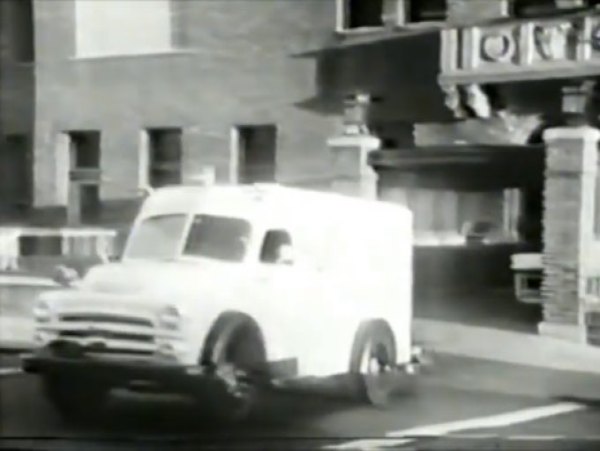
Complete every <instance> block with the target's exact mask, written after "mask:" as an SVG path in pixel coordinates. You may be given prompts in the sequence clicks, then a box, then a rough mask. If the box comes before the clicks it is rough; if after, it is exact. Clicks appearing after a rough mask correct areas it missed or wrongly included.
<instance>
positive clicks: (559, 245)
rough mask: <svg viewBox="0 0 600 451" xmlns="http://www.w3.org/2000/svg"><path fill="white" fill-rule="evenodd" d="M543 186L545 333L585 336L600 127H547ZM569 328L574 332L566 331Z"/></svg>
mask: <svg viewBox="0 0 600 451" xmlns="http://www.w3.org/2000/svg"><path fill="white" fill-rule="evenodd" d="M544 140H545V142H546V146H547V153H546V183H545V188H544V206H545V209H544V215H543V224H544V237H543V238H544V251H543V252H544V259H543V261H544V281H543V284H542V292H543V295H544V310H543V313H544V321H543V323H542V324H540V328H539V330H540V332H541V333H544V334H549V335H556V336H560V337H561V338H566V337H571V338H572V339H576V340H580V339H581V336H582V334H583V336H584V335H585V324H584V312H585V301H584V299H585V293H584V292H583V289H582V288H583V285H584V284H582V280H583V279H582V277H583V275H584V274H586V273H587V271H588V268H587V267H586V259H585V258H584V255H585V249H586V247H588V246H590V245H591V244H592V243H593V240H594V238H593V234H592V222H591V217H590V213H589V204H590V203H591V202H593V196H594V190H593V189H590V188H591V187H592V186H593V185H592V184H591V181H592V180H593V179H594V178H595V176H596V172H595V171H596V170H597V169H596V168H597V152H598V150H597V146H598V141H599V140H600V131H598V130H596V129H594V128H591V127H579V128H576V127H564V128H556V129H550V130H547V131H546V132H545V134H544ZM569 328H570V331H569V332H566V330H567V329H569Z"/></svg>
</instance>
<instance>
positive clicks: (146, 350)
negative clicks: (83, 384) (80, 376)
mask: <svg viewBox="0 0 600 451" xmlns="http://www.w3.org/2000/svg"><path fill="white" fill-rule="evenodd" d="M56 332H57V338H58V339H62V340H68V341H73V342H76V343H79V344H81V345H83V346H93V347H94V351H93V352H94V353H95V354H116V353H117V354H124V355H140V356H142V355H148V354H152V353H153V352H154V351H155V347H156V329H155V326H154V324H153V321H152V320H151V319H150V318H145V317H143V316H135V315H131V314H115V313H108V312H98V311H95V312H65V313H63V314H61V315H59V317H58V324H57V328H56ZM98 343H101V344H102V346H100V347H98V346H97V344H98Z"/></svg>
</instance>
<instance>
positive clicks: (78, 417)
mask: <svg viewBox="0 0 600 451" xmlns="http://www.w3.org/2000/svg"><path fill="white" fill-rule="evenodd" d="M82 382H83V381H81V380H66V379H64V378H62V377H60V376H57V375H46V376H44V378H43V390H44V395H45V397H46V399H47V400H48V401H49V402H50V404H51V405H52V406H53V407H54V408H55V409H56V410H57V411H58V413H59V414H60V416H61V417H62V418H64V419H65V420H67V421H68V422H71V423H87V422H90V421H92V420H93V419H95V418H97V416H98V415H99V414H100V413H101V411H102V409H103V408H104V406H105V403H106V401H107V398H108V389H107V388H104V387H102V386H99V385H98V384H94V383H90V384H89V386H82V385H80V384H81V383H82Z"/></svg>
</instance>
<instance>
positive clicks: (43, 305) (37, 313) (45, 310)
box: [33, 300, 52, 323]
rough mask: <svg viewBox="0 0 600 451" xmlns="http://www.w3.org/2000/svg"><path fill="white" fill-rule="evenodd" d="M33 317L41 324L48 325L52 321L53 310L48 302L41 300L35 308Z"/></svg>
mask: <svg viewBox="0 0 600 451" xmlns="http://www.w3.org/2000/svg"><path fill="white" fill-rule="evenodd" d="M33 317H34V318H35V320H36V321H37V322H39V323H47V322H49V321H50V320H51V319H52V308H51V307H50V304H49V303H48V301H44V300H39V301H37V302H36V304H35V306H34V307H33Z"/></svg>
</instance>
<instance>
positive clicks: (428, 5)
mask: <svg viewBox="0 0 600 451" xmlns="http://www.w3.org/2000/svg"><path fill="white" fill-rule="evenodd" d="M408 8H409V11H408V22H440V21H444V20H446V0H412V1H411V2H410V4H409V6H408Z"/></svg>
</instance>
